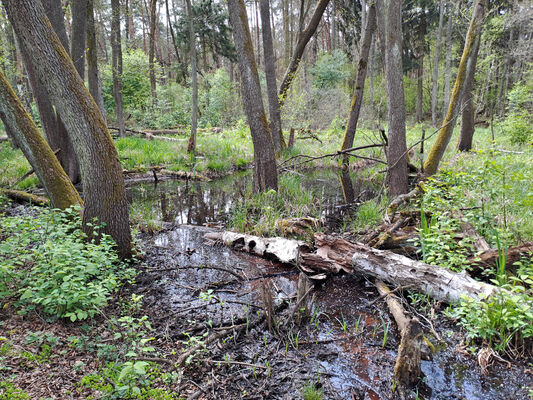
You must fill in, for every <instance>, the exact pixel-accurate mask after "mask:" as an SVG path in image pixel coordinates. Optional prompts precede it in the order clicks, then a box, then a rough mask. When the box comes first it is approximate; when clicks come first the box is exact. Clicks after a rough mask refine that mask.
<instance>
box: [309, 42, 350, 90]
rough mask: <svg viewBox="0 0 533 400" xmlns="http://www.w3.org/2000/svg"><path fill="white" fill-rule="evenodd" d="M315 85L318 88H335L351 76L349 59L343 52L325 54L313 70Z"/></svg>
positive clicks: (320, 57) (336, 51)
mask: <svg viewBox="0 0 533 400" xmlns="http://www.w3.org/2000/svg"><path fill="white" fill-rule="evenodd" d="M311 75H313V77H314V80H313V85H315V86H316V87H318V88H321V89H325V88H333V87H335V86H336V85H337V84H339V83H340V82H341V81H342V80H343V79H346V78H348V77H349V76H350V71H349V67H348V57H346V54H344V52H343V51H342V50H334V51H333V52H331V53H323V54H321V55H320V56H319V57H318V60H317V61H316V62H315V65H313V67H312V68H311Z"/></svg>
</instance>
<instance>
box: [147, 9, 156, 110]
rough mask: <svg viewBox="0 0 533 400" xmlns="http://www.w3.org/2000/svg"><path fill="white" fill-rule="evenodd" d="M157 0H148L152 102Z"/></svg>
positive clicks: (154, 86) (154, 95)
mask: <svg viewBox="0 0 533 400" xmlns="http://www.w3.org/2000/svg"><path fill="white" fill-rule="evenodd" d="M156 10H157V0H150V36H149V38H148V39H149V46H148V65H149V69H150V87H151V88H152V103H153V104H155V101H156V99H157V92H156V90H155V88H156V81H155V63H154V56H155V30H156V29H157V20H156Z"/></svg>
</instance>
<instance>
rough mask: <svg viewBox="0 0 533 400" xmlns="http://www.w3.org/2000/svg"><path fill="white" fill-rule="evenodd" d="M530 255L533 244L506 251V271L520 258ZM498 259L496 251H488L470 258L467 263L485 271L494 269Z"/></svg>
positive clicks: (532, 250) (527, 243)
mask: <svg viewBox="0 0 533 400" xmlns="http://www.w3.org/2000/svg"><path fill="white" fill-rule="evenodd" d="M531 254H533V242H526V243H524V244H522V245H520V246H516V247H510V248H509V249H507V255H506V258H505V260H506V267H507V269H512V266H513V264H514V263H515V262H517V261H519V260H520V258H522V257H529V256H530V255H531ZM498 258H499V253H498V249H490V250H487V251H484V252H483V253H481V254H479V255H477V256H475V257H470V258H469V259H468V261H470V262H471V263H472V264H474V265H475V266H477V268H479V269H485V268H493V267H495V266H496V261H497V260H498Z"/></svg>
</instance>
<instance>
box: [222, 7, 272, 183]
mask: <svg viewBox="0 0 533 400" xmlns="http://www.w3.org/2000/svg"><path fill="white" fill-rule="evenodd" d="M228 10H229V19H230V23H231V25H232V27H233V37H234V40H235V48H236V50H237V57H238V60H239V71H240V75H241V87H242V99H243V103H244V110H245V112H246V117H247V119H248V125H250V132H251V134H252V142H253V146H254V166H255V168H254V190H255V191H259V192H263V191H266V190H268V189H274V190H277V188H278V174H277V169H276V156H275V153H274V146H273V144H272V137H271V135H270V129H269V126H268V122H267V119H266V115H265V109H264V106H263V99H262V97H261V85H260V84H259V75H258V73H257V66H256V64H255V59H254V52H253V45H252V38H251V35H250V29H249V28H248V17H247V15H246V7H245V5H244V1H243V0H228Z"/></svg>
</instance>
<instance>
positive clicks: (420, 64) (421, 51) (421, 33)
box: [416, 14, 426, 122]
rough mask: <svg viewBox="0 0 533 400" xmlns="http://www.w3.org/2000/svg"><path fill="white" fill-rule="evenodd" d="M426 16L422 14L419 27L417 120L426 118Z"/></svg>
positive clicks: (420, 120)
mask: <svg viewBox="0 0 533 400" xmlns="http://www.w3.org/2000/svg"><path fill="white" fill-rule="evenodd" d="M425 41H426V18H425V16H424V14H422V17H421V21H420V26H419V27H418V69H417V73H416V77H417V84H416V121H417V122H422V121H423V120H424V115H423V114H424V110H423V104H424V56H425V52H426V43H425Z"/></svg>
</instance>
